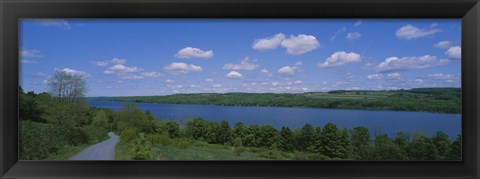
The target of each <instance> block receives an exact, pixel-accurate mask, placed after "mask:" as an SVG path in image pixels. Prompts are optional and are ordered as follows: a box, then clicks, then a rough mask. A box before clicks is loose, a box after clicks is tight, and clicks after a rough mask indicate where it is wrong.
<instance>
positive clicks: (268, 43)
mask: <svg viewBox="0 0 480 179" xmlns="http://www.w3.org/2000/svg"><path fill="white" fill-rule="evenodd" d="M283 39H285V35H284V34H282V33H278V34H275V35H274V36H271V37H267V38H263V39H255V41H254V42H253V45H252V48H253V49H255V50H260V51H267V50H271V49H275V48H277V47H278V46H279V45H280V43H281V42H282V40H283Z"/></svg>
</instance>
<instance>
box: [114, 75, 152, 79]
mask: <svg viewBox="0 0 480 179" xmlns="http://www.w3.org/2000/svg"><path fill="white" fill-rule="evenodd" d="M118 78H120V79H126V80H141V79H145V77H144V76H141V75H135V74H125V75H119V76H118Z"/></svg>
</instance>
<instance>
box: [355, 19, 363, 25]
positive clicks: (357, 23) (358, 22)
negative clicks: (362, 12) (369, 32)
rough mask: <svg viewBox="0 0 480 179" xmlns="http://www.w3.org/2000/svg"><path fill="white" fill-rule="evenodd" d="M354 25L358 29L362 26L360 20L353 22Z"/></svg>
mask: <svg viewBox="0 0 480 179" xmlns="http://www.w3.org/2000/svg"><path fill="white" fill-rule="evenodd" d="M354 25H355V27H358V26H360V25H362V21H361V20H357V21H355V24H354Z"/></svg>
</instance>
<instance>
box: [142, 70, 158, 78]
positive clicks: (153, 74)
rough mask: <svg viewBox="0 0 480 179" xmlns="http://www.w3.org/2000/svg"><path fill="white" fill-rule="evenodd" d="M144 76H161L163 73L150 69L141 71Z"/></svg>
mask: <svg viewBox="0 0 480 179" xmlns="http://www.w3.org/2000/svg"><path fill="white" fill-rule="evenodd" d="M141 74H142V75H143V76H145V77H150V78H155V77H161V76H163V73H160V72H156V71H151V72H143V73H141Z"/></svg>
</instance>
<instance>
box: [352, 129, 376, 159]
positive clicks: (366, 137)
mask: <svg viewBox="0 0 480 179" xmlns="http://www.w3.org/2000/svg"><path fill="white" fill-rule="evenodd" d="M350 133H351V135H352V139H351V140H352V146H353V151H354V153H355V155H356V157H355V158H356V159H363V160H366V159H370V158H371V151H372V148H371V146H370V142H371V141H370V132H369V131H368V128H366V127H363V126H360V127H355V128H353V129H352V130H351V131H350Z"/></svg>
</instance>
